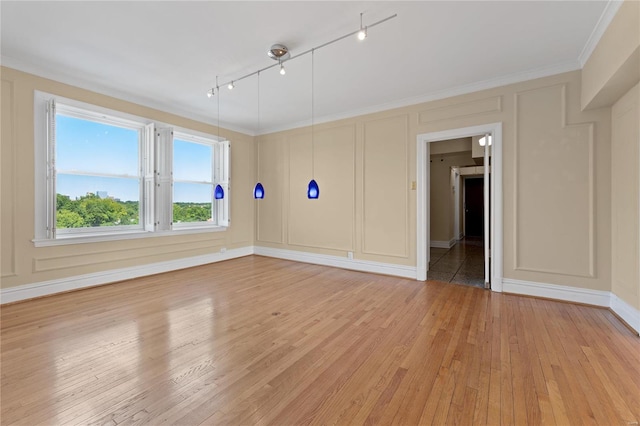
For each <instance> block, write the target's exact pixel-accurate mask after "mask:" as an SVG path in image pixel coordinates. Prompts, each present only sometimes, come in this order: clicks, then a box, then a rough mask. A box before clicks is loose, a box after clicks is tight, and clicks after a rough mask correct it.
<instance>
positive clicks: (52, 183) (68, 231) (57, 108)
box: [47, 100, 146, 238]
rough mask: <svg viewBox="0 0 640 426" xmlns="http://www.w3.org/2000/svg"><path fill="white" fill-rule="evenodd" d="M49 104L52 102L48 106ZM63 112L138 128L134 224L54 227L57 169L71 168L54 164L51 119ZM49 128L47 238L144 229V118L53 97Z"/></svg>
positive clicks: (110, 175) (101, 121)
mask: <svg viewBox="0 0 640 426" xmlns="http://www.w3.org/2000/svg"><path fill="white" fill-rule="evenodd" d="M51 106H54V107H53V108H51ZM58 114H60V115H64V116H66V117H72V118H78V119H81V120H86V121H93V122H97V123H101V124H107V125H110V126H117V127H122V128H125V129H129V130H135V131H137V132H138V165H137V170H138V175H137V176H135V178H137V180H138V188H139V191H138V224H137V225H115V226H104V227H85V228H62V229H57V228H56V226H54V224H55V223H56V221H57V218H56V193H57V191H56V176H57V175H58V174H59V173H66V174H69V173H72V174H73V173H74V171H69V170H60V169H58V168H57V167H56V165H55V132H53V134H51V133H52V130H54V129H55V120H56V115H58ZM48 120H49V129H51V130H50V132H49V134H48V135H47V136H48V141H47V142H48V159H49V164H48V167H49V170H48V171H47V175H48V182H47V184H48V188H47V191H48V193H49V196H50V197H51V202H50V203H48V205H47V210H48V211H47V223H48V225H47V232H48V234H49V238H56V237H60V238H64V237H65V236H67V235H68V236H73V235H76V234H111V233H118V232H131V231H143V230H145V229H144V208H145V203H144V175H145V170H144V167H145V164H144V161H143V158H144V157H145V153H144V146H143V140H144V138H145V132H146V125H145V123H144V122H140V121H133V120H128V119H124V118H119V117H115V116H112V115H107V114H102V113H97V112H94V111H91V110H87V109H84V108H78V107H74V106H70V105H67V104H65V103H60V102H59V101H57V100H54V101H52V102H51V105H50V109H49V118H48ZM77 174H79V175H83V176H105V177H126V178H131V177H132V176H119V175H115V174H98V173H77Z"/></svg>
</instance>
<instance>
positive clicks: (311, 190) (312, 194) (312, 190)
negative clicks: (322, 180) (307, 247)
mask: <svg viewBox="0 0 640 426" xmlns="http://www.w3.org/2000/svg"><path fill="white" fill-rule="evenodd" d="M314 55H315V49H312V50H311V180H310V181H309V187H308V188H307V198H308V199H310V200H315V199H317V198H318V197H319V196H320V187H319V186H318V182H316V180H315V173H314V172H315V171H314V168H315V157H314V140H313V139H314V131H313V130H314V128H313V124H314V120H313V119H314V112H315V111H314V105H313V101H314V99H313V95H314V88H313V83H314V78H313V70H314Z"/></svg>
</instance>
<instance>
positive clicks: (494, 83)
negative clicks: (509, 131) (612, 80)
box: [260, 60, 580, 135]
mask: <svg viewBox="0 0 640 426" xmlns="http://www.w3.org/2000/svg"><path fill="white" fill-rule="evenodd" d="M579 69H580V64H579V63H578V61H577V60H575V61H567V62H561V63H559V64H554V65H550V66H546V67H541V68H535V69H532V70H528V71H523V72H518V73H513V74H509V75H505V76H501V77H496V78H491V79H488V80H483V81H479V82H476V83H470V84H465V85H461V86H456V87H452V88H449V89H445V90H440V91H435V92H431V93H427V94H422V95H418V96H412V97H408V98H404V99H400V100H397V101H392V102H386V103H383V104H378V105H374V106H371V107H366V108H360V109H356V110H350V111H344V112H341V113H338V114H330V115H325V116H322V117H316V119H315V121H314V124H321V123H328V122H331V121H337V120H343V119H346V118H352V117H357V116H361V115H365V114H372V113H376V112H381V111H387V110H390V109H394V108H402V107H406V106H411V105H417V104H421V103H425V102H430V101H435V100H439V99H446V98H452V97H454V96H460V95H466V94H468V93H473V92H479V91H482V90H487V89H494V88H496V87H501V86H507V85H509V84H514V83H520V82H523V81H527V80H534V79H536V78H542V77H549V76H551V75H556V74H562V73H565V72H569V71H576V70H579ZM309 125H311V122H310V121H309V120H305V121H301V122H296V123H293V124H290V125H285V126H275V127H269V128H264V129H262V131H261V133H260V135H266V134H268V133H275V132H281V131H284V130H291V129H297V128H300V127H305V126H309Z"/></svg>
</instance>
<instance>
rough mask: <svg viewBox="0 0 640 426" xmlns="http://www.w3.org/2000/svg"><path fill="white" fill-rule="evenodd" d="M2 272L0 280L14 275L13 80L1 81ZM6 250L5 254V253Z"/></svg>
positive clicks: (15, 190)
mask: <svg viewBox="0 0 640 426" xmlns="http://www.w3.org/2000/svg"><path fill="white" fill-rule="evenodd" d="M1 91H2V94H3V96H2V107H1V111H2V114H1V115H2V147H1V148H0V149H2V156H1V158H2V191H1V192H2V200H1V201H0V203H2V230H1V234H2V268H1V269H2V272H1V273H0V275H1V278H9V277H14V276H16V274H17V272H16V268H17V265H16V235H15V234H16V220H15V219H16V204H17V203H16V193H17V191H18V187H17V185H16V172H15V171H16V168H17V164H16V146H15V145H16V134H15V131H16V125H15V119H16V115H15V110H16V103H15V88H14V83H13V81H10V80H2V89H1ZM7 250H9V252H8V253H7Z"/></svg>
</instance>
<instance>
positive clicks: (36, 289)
mask: <svg viewBox="0 0 640 426" xmlns="http://www.w3.org/2000/svg"><path fill="white" fill-rule="evenodd" d="M253 252H254V249H253V246H247V247H242V248H237V249H229V250H227V251H225V252H224V253H222V252H220V253H210V254H204V255H201V256H193V257H186V258H182V259H175V260H169V261H165V262H157V263H150V264H148V265H140V266H131V267H128V268H120V269H111V270H108V271H100V272H94V273H91V274H84V275H77V276H75V277H66V278H59V279H55V280H49V281H41V282H37V283H33V284H25V285H21V286H17V287H9V288H6V289H1V290H0V304H5V303H11V302H18V301H21V300H27V299H33V298H36V297H42V296H48V295H51V294H55V293H62V292H67V291H71V290H79V289H82V288H86V287H93V286H97V285H102V284H108V283H113V282H117V281H122V280H128V279H131V278H138V277H143V276H146V275H154V274H159V273H162V272H169V271H175V270H178V269H185V268H191V267H193V266H200V265H206V264H208V263H215V262H220V261H223V260H229V259H235V258H237V257H243V256H249V255H251V254H253Z"/></svg>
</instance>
